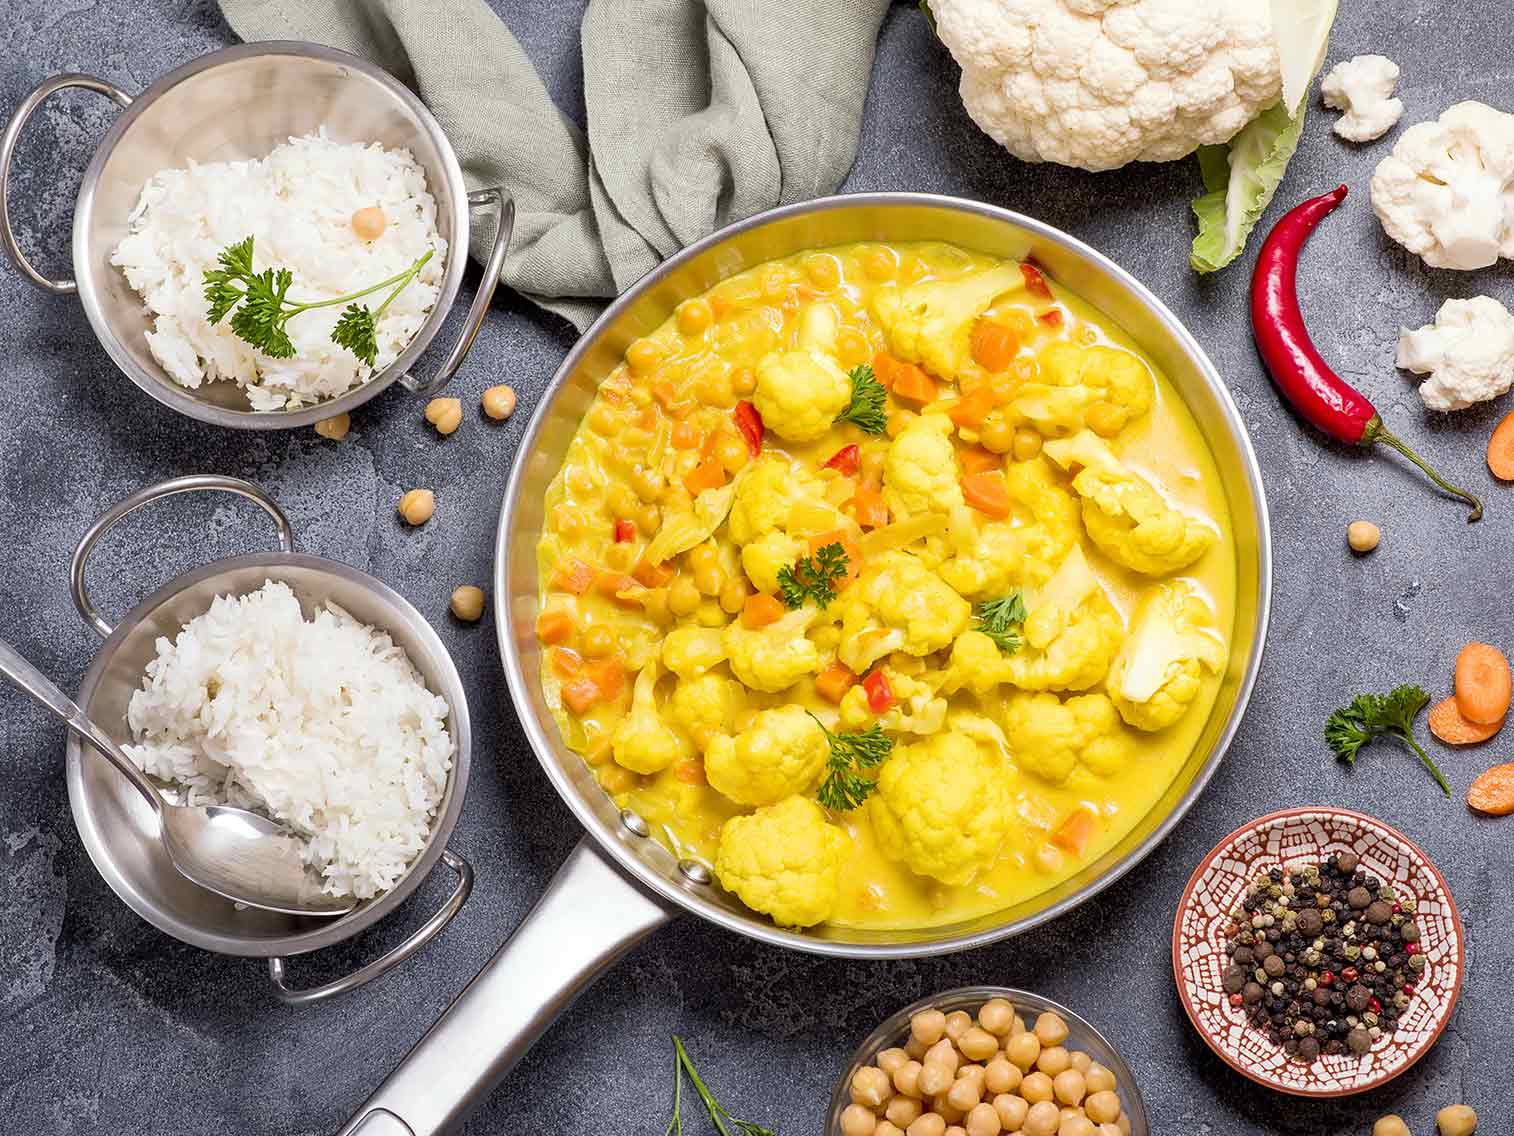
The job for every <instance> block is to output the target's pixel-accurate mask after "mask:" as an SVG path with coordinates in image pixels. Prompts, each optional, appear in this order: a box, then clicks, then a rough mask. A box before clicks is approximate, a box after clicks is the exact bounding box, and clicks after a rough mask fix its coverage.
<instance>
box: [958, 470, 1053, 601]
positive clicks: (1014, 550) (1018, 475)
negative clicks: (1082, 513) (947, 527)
mask: <svg viewBox="0 0 1514 1136" xmlns="http://www.w3.org/2000/svg"><path fill="white" fill-rule="evenodd" d="M1005 482H1006V484H1007V485H1008V487H1009V497H1010V501H1011V502H1012V503H1013V506H1014V515H1013V516H1012V517H1011V518H1010V520H1008V521H980V520H979V514H977V513H976V512H975V511H974V510H972V509H969V508H967V507H966V506H963V507H962V508H960V509H957V510H954V511H953V513H952V521H951V537H952V545H953V548H954V550H955V552H956V556H955V558H954V559H952V560H949V561H947V562H946V563H945V564H943V565H942V566H941V578H942V579H943V580H945V581H946V582H947V583H948V584H950V585H951V586H952V587H953V588H955V589H956V590H957V591H958V592H959V593H960V594H962V595H964V596H966V597H968V598H969V599H975V600H976V599H989V598H992V597H996V596H1001V595H1003V594H1004V593H1005V592H1007V591H1009V590H1010V589H1011V588H1014V587H1018V586H1021V585H1026V584H1030V585H1038V584H1043V583H1045V582H1046V580H1047V579H1048V578H1049V577H1050V576H1051V574H1052V572H1053V571H1054V570H1055V568H1056V566H1057V565H1058V564H1060V563H1061V562H1062V560H1063V558H1064V557H1065V556H1066V555H1067V553H1068V552H1069V551H1071V549H1072V546H1073V544H1074V543H1076V541H1077V539H1078V529H1079V522H1078V502H1077V499H1076V498H1075V497H1074V496H1073V495H1072V494H1071V493H1069V492H1068V491H1067V490H1066V489H1065V488H1063V486H1062V485H1061V484H1059V482H1058V480H1057V478H1056V475H1055V474H1054V473H1053V469H1052V466H1051V463H1050V462H1048V461H1046V460H1045V459H1044V458H1041V457H1039V456H1038V457H1035V458H1032V459H1031V460H1030V461H1024V462H1011V463H1010V464H1009V466H1008V467H1007V469H1006V470H1005Z"/></svg>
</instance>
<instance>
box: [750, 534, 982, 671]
mask: <svg viewBox="0 0 1514 1136" xmlns="http://www.w3.org/2000/svg"><path fill="white" fill-rule="evenodd" d="M836 610H837V612H838V613H839V615H840V617H841V642H840V646H839V648H838V649H837V652H836V653H837V656H838V657H839V658H840V659H841V661H842V662H843V663H845V664H846V665H847V666H848V667H850V668H851V669H852V670H853V671H855V672H856V673H857V674H862V673H863V672H865V671H866V670H867V669H868V668H869V667H871V666H872V665H873V663H875V662H877V661H878V660H879V659H881V658H882V657H883V656H884V655H887V654H889V653H890V652H892V651H900V652H902V653H904V654H906V655H929V654H930V653H931V652H933V651H939V650H941V649H942V648H944V647H947V646H949V645H950V644H951V642H952V640H953V639H955V638H956V637H957V636H958V635H960V634H962V632H963V631H964V630H965V629H966V627H967V621H968V619H969V618H970V617H971V616H972V606H971V605H970V604H969V603H968V602H967V601H966V600H964V599H963V598H962V597H961V596H959V595H958V594H957V593H956V592H954V591H953V590H952V588H951V585H950V584H948V583H946V581H944V580H942V579H941V577H940V576H938V575H936V573H934V572H932V571H931V570H930V569H929V568H928V567H926V565H925V564H924V562H922V561H921V560H920V559H919V558H918V557H915V556H911V555H910V554H909V553H907V552H885V553H884V554H883V555H882V556H879V557H876V558H875V559H873V560H869V561H868V562H867V563H866V564H864V565H863V568H862V574H861V575H860V576H858V577H857V580H856V582H855V583H854V584H852V586H851V587H850V588H848V589H847V590H846V591H844V592H843V593H842V594H841V597H840V599H839V600H838V601H837V603H836ZM774 626H776V624H775V625H774Z"/></svg>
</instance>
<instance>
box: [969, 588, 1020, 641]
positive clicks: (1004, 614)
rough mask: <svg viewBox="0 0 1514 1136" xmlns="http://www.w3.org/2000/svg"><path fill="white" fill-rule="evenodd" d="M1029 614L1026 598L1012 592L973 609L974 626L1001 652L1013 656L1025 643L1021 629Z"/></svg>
mask: <svg viewBox="0 0 1514 1136" xmlns="http://www.w3.org/2000/svg"><path fill="white" fill-rule="evenodd" d="M1028 614H1029V613H1028V612H1026V610H1025V597H1024V596H1023V595H1021V594H1020V593H1019V592H1010V593H1009V594H1008V595H1007V596H1000V597H999V598H998V599H996V600H984V601H983V602H982V603H980V604H979V605H978V606H977V607H975V608H974V609H973V626H974V627H976V628H977V629H978V630H979V631H981V632H983V634H985V635H987V636H988V637H989V638H990V639H992V640H993V641H994V642H995V643H996V644H998V647H999V650H1001V651H1003V652H1004V653H1005V654H1006V655H1013V654H1014V653H1015V652H1016V651H1018V650H1019V649H1020V644H1021V643H1022V642H1024V640H1023V639H1021V638H1020V628H1021V626H1022V625H1023V624H1024V623H1025V617H1026V616H1027V615H1028Z"/></svg>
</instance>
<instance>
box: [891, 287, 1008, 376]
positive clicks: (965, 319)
mask: <svg viewBox="0 0 1514 1136" xmlns="http://www.w3.org/2000/svg"><path fill="white" fill-rule="evenodd" d="M1024 287H1025V275H1024V273H1022V272H1021V271H1020V266H1019V265H1018V264H1016V263H1013V262H1006V263H1004V264H1000V265H997V266H995V267H993V268H989V269H984V270H980V271H977V272H972V273H969V274H968V275H966V276H959V277H956V278H955V279H952V280H927V281H924V282H923V283H920V284H908V285H904V286H902V287H893V288H885V289H883V290H881V291H880V292H879V293H878V296H877V298H876V299H875V300H874V301H873V315H874V317H875V318H876V319H877V321H878V325H879V326H880V327H882V328H883V332H884V334H885V335H887V336H888V345H889V349H890V350H891V351H892V352H893V353H894V354H895V355H897V356H898V357H899V358H901V359H904V360H905V361H907V362H910V363H918V364H920V366H922V367H924V368H925V369H926V370H927V371H930V372H931V373H933V374H935V375H937V376H939V377H941V378H943V379H949V380H951V381H953V382H955V381H956V380H957V378H958V377H959V376H960V375H963V374H971V373H977V372H978V371H979V370H980V368H979V367H978V366H977V364H976V363H974V362H973V357H972V331H973V324H974V323H976V322H977V320H978V317H979V316H981V315H982V314H983V313H984V312H986V311H987V310H988V309H989V308H990V307H991V306H992V305H993V302H994V301H995V300H997V299H998V298H999V297H1000V296H1003V295H1004V294H1005V293H1006V292H1013V291H1017V290H1019V289H1022V288H1024Z"/></svg>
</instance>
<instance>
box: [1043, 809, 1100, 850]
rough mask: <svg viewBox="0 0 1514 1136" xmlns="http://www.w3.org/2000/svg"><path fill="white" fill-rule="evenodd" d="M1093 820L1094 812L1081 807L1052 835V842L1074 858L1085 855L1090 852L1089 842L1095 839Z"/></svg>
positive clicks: (1069, 815)
mask: <svg viewBox="0 0 1514 1136" xmlns="http://www.w3.org/2000/svg"><path fill="white" fill-rule="evenodd" d="M1093 819H1094V818H1093V813H1092V812H1090V811H1089V810H1088V809H1086V808H1083V807H1081V806H1079V807H1078V808H1076V809H1074V810H1073V811H1072V812H1071V813H1069V814H1068V817H1067V819H1066V820H1064V821H1063V822H1062V825H1061V827H1060V828H1058V829H1057V831H1056V832H1054V833H1052V834H1051V842H1052V843H1053V844H1055V845H1056V846H1057V847H1058V848H1062V849H1065V850H1066V851H1068V852H1071V853H1072V854H1073V855H1074V856H1081V855H1083V853H1084V852H1086V851H1087V850H1088V841H1089V840H1090V839H1091V838H1092V837H1093Z"/></svg>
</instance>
